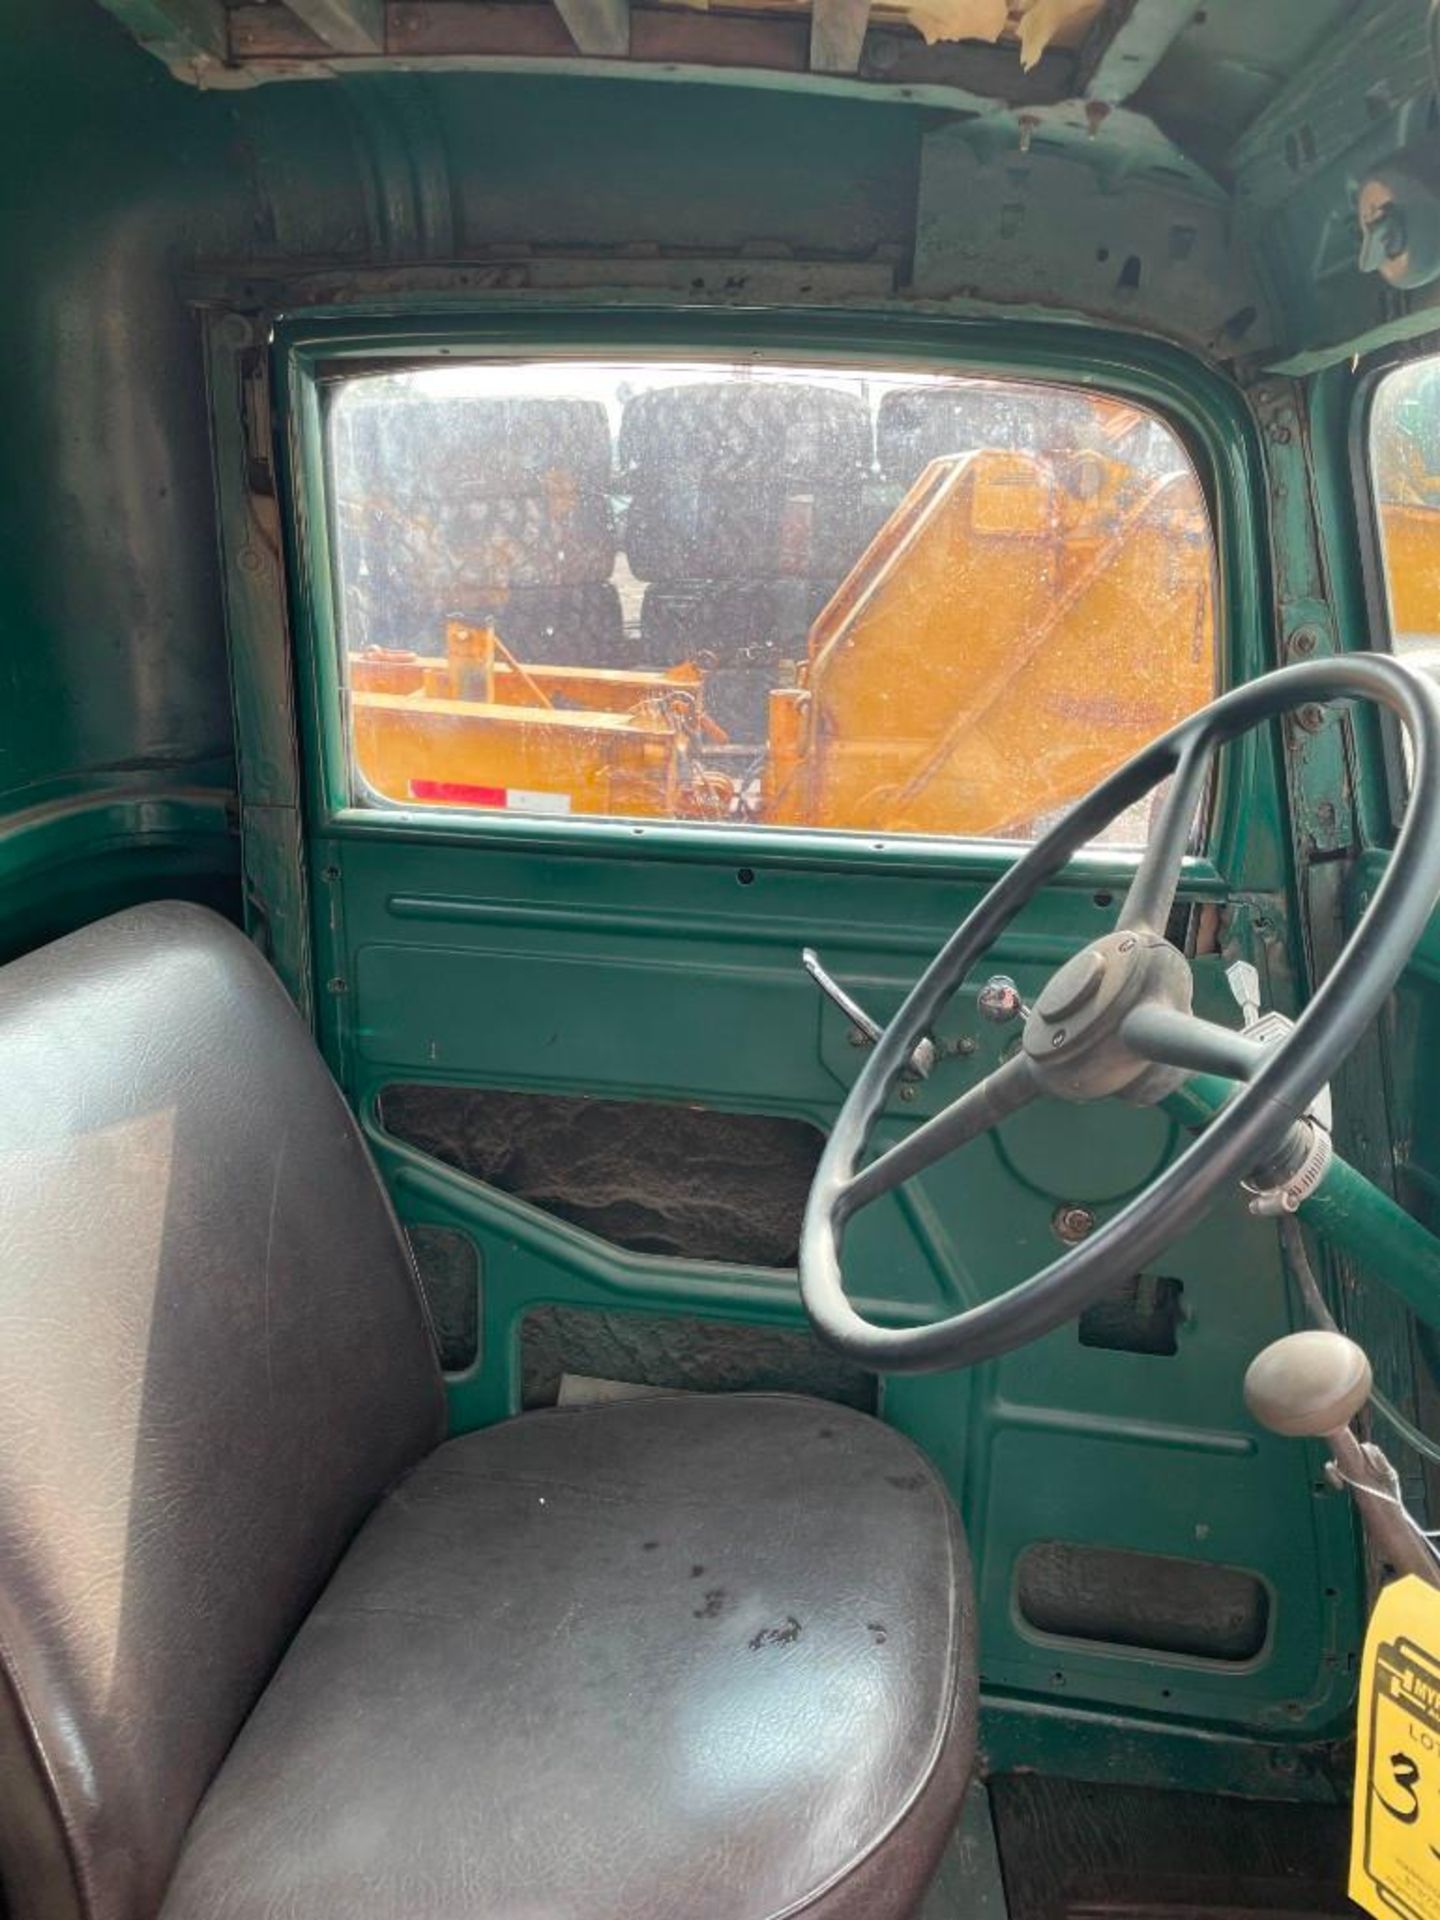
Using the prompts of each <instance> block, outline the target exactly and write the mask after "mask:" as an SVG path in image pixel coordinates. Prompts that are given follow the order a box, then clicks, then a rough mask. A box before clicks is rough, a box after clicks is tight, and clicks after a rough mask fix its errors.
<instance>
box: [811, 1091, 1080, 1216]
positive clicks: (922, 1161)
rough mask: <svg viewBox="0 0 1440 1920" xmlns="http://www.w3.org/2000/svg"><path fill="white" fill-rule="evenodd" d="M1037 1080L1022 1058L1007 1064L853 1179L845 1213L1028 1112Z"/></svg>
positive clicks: (845, 1197)
mask: <svg viewBox="0 0 1440 1920" xmlns="http://www.w3.org/2000/svg"><path fill="white" fill-rule="evenodd" d="M1041 1091H1042V1089H1041V1086H1040V1082H1039V1080H1038V1079H1037V1078H1036V1076H1035V1072H1034V1069H1033V1068H1032V1067H1031V1065H1030V1062H1029V1060H1028V1059H1027V1058H1026V1056H1025V1055H1024V1054H1023V1053H1017V1054H1015V1055H1013V1056H1012V1057H1011V1058H1010V1059H1009V1060H1006V1061H1003V1062H1002V1063H1001V1065H1000V1066H998V1067H996V1068H995V1070H994V1072H993V1073H987V1074H986V1076H985V1078H984V1079H983V1080H981V1081H979V1082H978V1083H977V1084H976V1085H975V1086H973V1087H971V1088H969V1089H968V1091H966V1092H965V1093H962V1094H961V1095H960V1098H959V1099H958V1100H952V1101H951V1102H950V1105H949V1106H948V1107H945V1108H943V1109H942V1110H941V1111H940V1112H939V1113H937V1114H936V1115H935V1116H934V1117H933V1118H932V1119H930V1120H926V1121H925V1122H924V1123H923V1124H922V1125H921V1126H918V1127H916V1129H915V1131H914V1132H913V1133H908V1134H906V1136H905V1138H904V1139H903V1140H902V1141H900V1142H899V1144H898V1145H896V1146H893V1147H891V1148H890V1149H889V1150H888V1151H887V1152H885V1153H882V1154H881V1155H880V1156H879V1158H878V1159H876V1160H872V1161H871V1162H870V1164H869V1165H868V1166H865V1167H862V1168H861V1169H860V1171H859V1172H858V1173H856V1174H852V1175H851V1177H850V1179H849V1180H847V1181H846V1182H845V1184H844V1186H843V1187H842V1188H841V1190H840V1194H841V1198H840V1204H841V1206H842V1208H843V1210H844V1211H845V1212H846V1213H853V1212H854V1211H855V1210H856V1209H857V1208H859V1207H864V1206H868V1205H869V1203H870V1202H871V1201H872V1200H877V1199H878V1198H879V1197H880V1195H881V1194H882V1193H889V1192H890V1191H891V1190H892V1188H894V1187H898V1186H900V1185H901V1184H902V1183H903V1182H904V1181H906V1180H910V1179H913V1178H914V1176H915V1175H916V1174H917V1173H923V1172H924V1170H925V1168H926V1167H931V1166H933V1165H934V1164H935V1162H936V1161H937V1160H940V1159H943V1158H944V1156H945V1155H946V1154H949V1153H955V1152H957V1151H958V1150H959V1149H960V1148H961V1147H965V1146H968V1145H969V1144H970V1142H971V1141H972V1140H977V1139H979V1137H980V1135H981V1134H982V1133H989V1132H990V1131H991V1129H992V1128H994V1127H997V1126H999V1124H1000V1122H1001V1121H1002V1120H1008V1119H1009V1118H1010V1116H1011V1114H1013V1113H1019V1111H1020V1110H1021V1108H1022V1107H1028V1106H1029V1105H1030V1103H1031V1102H1032V1101H1033V1100H1037V1099H1038V1098H1039V1097H1040V1094H1041Z"/></svg>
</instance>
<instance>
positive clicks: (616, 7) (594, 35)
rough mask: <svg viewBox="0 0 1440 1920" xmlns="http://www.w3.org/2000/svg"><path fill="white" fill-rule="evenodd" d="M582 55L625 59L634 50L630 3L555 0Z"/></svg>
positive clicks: (613, 0)
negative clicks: (631, 45) (632, 47)
mask: <svg viewBox="0 0 1440 1920" xmlns="http://www.w3.org/2000/svg"><path fill="white" fill-rule="evenodd" d="M555 10H556V12H557V13H558V14H559V15H560V18H561V19H562V20H563V21H564V22H565V25H566V26H567V27H568V28H569V30H570V38H571V39H572V40H573V41H574V42H575V45H576V47H577V48H578V49H579V50H580V52H581V53H593V54H598V55H600V56H602V57H609V58H612V59H614V58H619V59H623V58H624V56H625V55H626V54H627V53H629V51H630V0H555Z"/></svg>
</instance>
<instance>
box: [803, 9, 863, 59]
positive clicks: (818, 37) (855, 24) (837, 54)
mask: <svg viewBox="0 0 1440 1920" xmlns="http://www.w3.org/2000/svg"><path fill="white" fill-rule="evenodd" d="M812 5H813V12H812V13H811V16H810V70H811V72H812V73H855V72H857V71H858V69H859V66H860V56H861V54H862V53H863V52H864V49H865V29H866V28H867V27H868V26H869V24H870V0H812Z"/></svg>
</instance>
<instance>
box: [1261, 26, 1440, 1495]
mask: <svg viewBox="0 0 1440 1920" xmlns="http://www.w3.org/2000/svg"><path fill="white" fill-rule="evenodd" d="M1437 15H1440V0H1434V4H1433V5H1432V8H1431V19H1432V21H1433V20H1435V19H1436V17H1437ZM1280 1243H1281V1245H1282V1246H1283V1247H1284V1249H1285V1258H1286V1260H1287V1261H1288V1263H1289V1266H1290V1271H1291V1272H1292V1273H1293V1274H1294V1276H1295V1284H1296V1286H1297V1287H1298V1288H1299V1290H1300V1297H1301V1299H1302V1300H1303V1301H1304V1302H1305V1310H1306V1312H1307V1313H1308V1314H1309V1315H1310V1318H1311V1319H1312V1320H1313V1321H1314V1323H1315V1325H1316V1326H1317V1327H1323V1328H1324V1329H1325V1331H1326V1332H1327V1333H1338V1332H1339V1331H1340V1328H1339V1326H1338V1325H1337V1324H1336V1320H1335V1316H1334V1314H1333V1313H1331V1311H1330V1309H1329V1307H1328V1306H1327V1305H1326V1304H1325V1296H1324V1294H1323V1293H1322V1292H1321V1291H1320V1282H1319V1281H1318V1280H1317V1279H1316V1277H1315V1269H1314V1267H1312V1266H1311V1264H1310V1255H1309V1254H1308V1252H1307V1251H1306V1249H1305V1236H1304V1234H1303V1233H1301V1231H1300V1223H1299V1221H1298V1220H1295V1219H1292V1218H1290V1217H1289V1216H1288V1215H1287V1216H1286V1217H1285V1218H1284V1219H1282V1220H1281V1222H1280ZM1370 1404H1371V1406H1372V1407H1374V1409H1375V1411H1376V1413H1378V1414H1379V1416H1380V1418H1381V1419H1382V1420H1383V1421H1384V1422H1385V1424H1386V1426H1387V1427H1389V1428H1390V1429H1391V1430H1392V1431H1393V1432H1394V1433H1396V1434H1398V1435H1399V1437H1400V1439H1401V1440H1403V1441H1404V1443H1405V1445H1406V1446H1407V1447H1409V1448H1411V1450H1412V1451H1413V1452H1415V1453H1418V1454H1419V1455H1420V1457H1421V1459H1422V1460H1429V1461H1432V1462H1433V1463H1434V1464H1435V1465H1436V1466H1440V1446H1437V1445H1436V1443H1435V1442H1434V1441H1433V1440H1432V1439H1431V1438H1430V1436H1429V1435H1428V1434H1426V1433H1422V1432H1421V1431H1420V1429H1419V1427H1417V1426H1416V1425H1415V1423H1414V1421H1413V1420H1410V1419H1408V1418H1407V1417H1406V1416H1405V1415H1404V1414H1403V1413H1402V1412H1401V1411H1400V1409H1399V1408H1398V1407H1397V1406H1395V1405H1394V1404H1393V1402H1392V1401H1390V1400H1388V1399H1387V1398H1386V1397H1385V1395H1384V1394H1383V1393H1381V1391H1380V1390H1379V1388H1378V1387H1372V1388H1371V1390H1370Z"/></svg>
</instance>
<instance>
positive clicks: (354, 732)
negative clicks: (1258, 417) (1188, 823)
mask: <svg viewBox="0 0 1440 1920" xmlns="http://www.w3.org/2000/svg"><path fill="white" fill-rule="evenodd" d="M326 417H327V437H328V457H329V472H330V487H331V525H332V544H333V562H334V575H335V580H336V597H337V623H338V630H339V638H340V645H341V651H342V655H343V664H344V673H343V684H344V689H345V700H346V725H347V736H348V743H349V752H350V756H351V767H352V776H353V781H354V797H355V799H356V800H357V802H359V803H361V804H369V805H373V806H401V807H405V808H415V807H432V808H452V809H453V808H461V809H466V810H471V811H476V810H479V811H485V812H507V813H518V814H531V815H542V816H543V815H590V816H599V817H605V816H608V817H622V818H627V819H652V820H686V821H710V822H714V823H720V824H723V823H727V822H729V823H745V824H753V825H771V826H777V827H786V826H788V827H804V828H821V829H834V830H837V831H849V832H863V833H866V834H884V835H887V836H888V835H891V834H914V833H920V834H932V835H933V834H941V835H952V834H953V835H965V836H967V837H982V838H985V837H988V838H1003V839H1024V838H1027V837H1029V836H1031V835H1033V834H1034V833H1036V832H1037V831H1038V830H1039V829H1040V828H1041V827H1043V826H1044V825H1045V824H1047V823H1048V822H1049V821H1050V820H1051V819H1053V818H1054V817H1055V816H1056V815H1057V814H1058V813H1059V812H1061V811H1063V809H1064V808H1065V807H1066V806H1068V805H1069V804H1070V803H1071V802H1073V801H1074V800H1075V799H1077V798H1079V797H1080V796H1081V795H1082V794H1083V793H1085V792H1086V791H1088V790H1089V788H1090V787H1091V786H1092V785H1093V784H1094V783H1095V782H1096V781H1097V780H1098V779H1099V778H1100V777H1102V776H1103V775H1104V774H1106V773H1108V772H1109V771H1110V770H1111V769H1112V768H1113V767H1115V766H1116V765H1118V764H1119V763H1120V762H1121V761H1122V760H1123V759H1125V758H1126V757H1127V756H1128V755H1130V754H1131V753H1133V752H1134V751H1135V750H1136V749H1137V748H1138V747H1140V746H1142V745H1144V744H1145V743H1146V742H1147V741H1149V740H1150V739H1152V738H1153V737H1154V736H1155V735H1156V734H1157V733H1159V732H1161V731H1162V730H1163V729H1165V728H1166V727H1168V726H1170V725H1172V724H1173V723H1174V722H1175V721H1177V720H1178V719H1180V718H1181V717H1182V716H1183V715H1185V714H1187V713H1189V712H1191V711H1192V710H1193V709H1195V708H1196V707H1198V706H1200V705H1202V704H1203V703H1204V702H1205V701H1206V700H1207V699H1208V698H1209V697H1210V695H1211V693H1212V692H1213V688H1214V678H1215V665H1214V662H1215V637H1214V624H1215V614H1214V549H1213V542H1212V538H1211V533H1210V526H1209V521H1208V517H1207V512H1206V506H1205V501H1204V497H1203V494H1202V491H1201V487H1200V484H1199V481H1198V479H1197V477H1196V474H1195V472H1194V469H1193V467H1192V466H1191V464H1190V462H1189V460H1188V458H1187V456H1186V454H1185V452H1184V450H1183V448H1182V447H1181V445H1180V442H1179V441H1178V440H1177V438H1176V437H1175V435H1174V434H1173V433H1172V432H1171V430H1170V429H1169V428H1168V427H1167V426H1166V425H1165V424H1164V423H1163V422H1162V421H1161V420H1159V419H1158V418H1157V417H1155V416H1154V415H1152V414H1149V413H1147V412H1145V411H1143V410H1142V409H1140V408H1138V407H1136V406H1134V405H1132V404H1130V403H1128V402H1126V401H1122V400H1120V399H1116V398H1113V397H1110V396H1106V395H1103V394H1094V393H1089V392H1085V393H1082V392H1079V391H1076V390H1072V389H1068V388H1060V387H1054V386H1041V385H1038V384H1027V383H1021V382H1016V381H1009V380H999V379H993V378H984V379H980V378H958V377H951V376H933V377H924V376H916V375H914V374H905V375H903V376H902V375H900V374H898V373H885V374H879V373H876V372H874V371H873V370H869V371H867V370H859V369H857V370H855V371H853V372H852V371H837V370H836V369H833V368H829V367H827V368H824V369H803V368H796V367H791V366H787V367H784V368H781V367H773V368H772V367H757V366H754V365H749V364H747V365H736V366H729V365H716V364H712V363H707V364H704V365H682V364H675V363H668V364H667V363H659V362H655V361H645V362H633V363H626V364H614V363H606V364H601V363H598V362H593V361H569V362H557V361H545V362H536V363H530V364H515V363H504V364H500V363H496V362H487V363H483V364H479V363H477V364H465V365H447V366H445V367H443V368H427V369H424V370H419V371H406V372H400V373H394V374H382V375H372V374H366V375H363V376H357V377H354V378H350V379H347V380H344V381H342V382H339V383H337V384H336V385H335V386H334V387H333V388H332V389H331V392H330V402H329V406H328V410H327V416H326ZM1113 837H1115V838H1117V839H1119V840H1122V841H1130V842H1135V841H1142V840H1143V839H1144V818H1143V814H1142V815H1139V816H1135V817H1130V818H1127V819H1125V820H1122V821H1121V822H1120V823H1118V825H1117V827H1116V829H1115V833H1114V836H1113Z"/></svg>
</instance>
